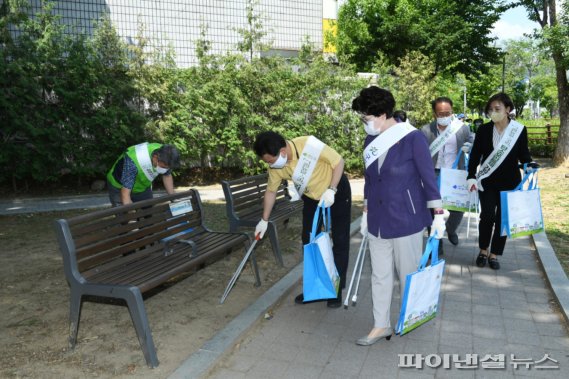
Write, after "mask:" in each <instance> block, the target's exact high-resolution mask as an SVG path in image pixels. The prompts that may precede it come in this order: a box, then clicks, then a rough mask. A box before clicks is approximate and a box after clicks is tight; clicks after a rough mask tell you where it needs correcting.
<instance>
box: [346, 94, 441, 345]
mask: <svg viewBox="0 0 569 379" xmlns="http://www.w3.org/2000/svg"><path fill="white" fill-rule="evenodd" d="M394 108H395V99H394V98H393V95H392V94H391V93H390V92H389V91H387V90H385V89H382V88H378V87H375V86H372V87H369V88H365V89H363V90H362V91H361V92H360V95H359V96H358V97H357V98H355V99H354V101H353V102H352V109H353V110H354V111H356V112H358V113H359V114H360V116H361V119H362V122H364V125H365V131H366V133H367V137H366V140H365V144H364V163H365V167H366V168H365V186H364V213H363V215H362V223H361V233H362V234H363V235H364V236H367V237H368V239H369V248H370V256H371V265H372V277H371V289H372V300H373V317H374V327H373V329H372V330H371V331H370V332H369V334H368V335H367V336H365V337H362V338H360V339H358V340H357V341H356V344H358V345H364V346H367V345H372V344H374V343H375V342H377V341H379V340H380V339H381V338H386V339H387V340H389V339H390V338H391V335H392V334H393V329H392V327H391V323H390V305H391V295H392V293H393V282H394V268H395V269H396V270H397V273H398V276H399V283H400V291H401V295H402V296H401V297H403V291H404V289H405V279H406V276H407V274H409V273H411V272H414V271H416V270H417V266H418V264H419V260H420V259H421V255H422V251H423V231H424V229H425V227H427V226H430V225H431V223H432V227H431V233H432V234H434V233H435V232H436V236H437V238H441V237H442V236H443V234H444V231H445V222H444V218H443V210H442V208H441V206H442V202H441V195H440V193H439V189H438V187H437V182H436V178H435V171H434V167H433V161H432V159H431V155H430V153H429V146H428V144H427V139H426V138H425V136H424V135H423V133H421V131H419V130H417V129H415V128H414V127H412V126H411V125H409V124H406V123H398V122H397V121H396V120H395V119H394V118H393V109H394ZM429 208H434V213H435V218H434V220H433V218H432V216H431V212H430V209H429Z"/></svg>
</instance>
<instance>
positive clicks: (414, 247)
mask: <svg viewBox="0 0 569 379" xmlns="http://www.w3.org/2000/svg"><path fill="white" fill-rule="evenodd" d="M368 238H369V251H370V257H371V271H372V272H371V295H372V301H373V319H374V327H376V328H389V327H391V322H390V308H391V297H392V294H393V281H394V279H395V278H394V275H395V273H394V270H397V273H398V275H399V284H400V292H401V298H403V292H404V291H405V279H406V277H407V274H410V273H412V272H415V271H417V266H418V265H419V261H420V260H421V256H422V255H423V231H420V232H418V233H415V234H411V235H409V236H405V237H400V238H392V239H382V238H381V237H374V236H373V235H371V234H369V233H368Z"/></svg>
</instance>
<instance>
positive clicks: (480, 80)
mask: <svg viewBox="0 0 569 379" xmlns="http://www.w3.org/2000/svg"><path fill="white" fill-rule="evenodd" d="M501 78H502V66H501V65H500V66H496V65H488V68H487V73H486V74H484V73H480V74H479V75H475V76H473V77H472V78H470V79H468V80H467V82H466V88H467V93H466V96H467V102H468V104H469V107H470V109H474V110H475V111H476V112H477V113H478V116H479V117H482V116H484V107H485V106H486V102H487V101H488V99H489V98H490V96H492V95H493V94H495V93H496V92H498V88H500V83H501Z"/></svg>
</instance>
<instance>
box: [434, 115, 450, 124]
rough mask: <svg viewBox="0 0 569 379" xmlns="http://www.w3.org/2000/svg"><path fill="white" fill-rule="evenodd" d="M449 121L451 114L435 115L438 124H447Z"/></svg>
mask: <svg viewBox="0 0 569 379" xmlns="http://www.w3.org/2000/svg"><path fill="white" fill-rule="evenodd" d="M451 121H452V116H447V117H437V124H438V125H440V126H449V124H450V122H451Z"/></svg>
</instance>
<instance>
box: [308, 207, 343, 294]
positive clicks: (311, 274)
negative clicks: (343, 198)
mask: <svg viewBox="0 0 569 379" xmlns="http://www.w3.org/2000/svg"><path fill="white" fill-rule="evenodd" d="M326 211H327V212H326ZM320 212H322V217H323V225H324V231H323V232H320V233H319V234H316V226H317V225H318V218H319V215H320ZM326 213H327V214H326ZM339 287H340V275H338V270H337V269H336V265H335V264H334V254H333V252H332V240H331V239H330V208H324V207H318V208H317V209H316V213H315V214H314V220H313V222H312V232H311V233H310V242H309V243H308V244H306V245H304V271H303V285H302V290H303V294H304V301H314V300H322V299H331V298H335V297H337V296H338V289H339Z"/></svg>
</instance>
